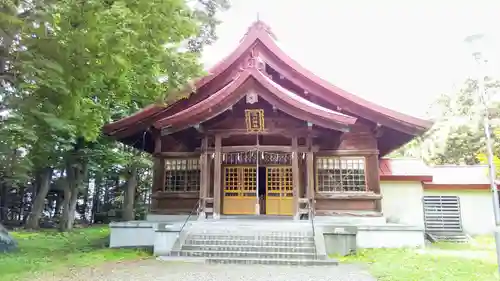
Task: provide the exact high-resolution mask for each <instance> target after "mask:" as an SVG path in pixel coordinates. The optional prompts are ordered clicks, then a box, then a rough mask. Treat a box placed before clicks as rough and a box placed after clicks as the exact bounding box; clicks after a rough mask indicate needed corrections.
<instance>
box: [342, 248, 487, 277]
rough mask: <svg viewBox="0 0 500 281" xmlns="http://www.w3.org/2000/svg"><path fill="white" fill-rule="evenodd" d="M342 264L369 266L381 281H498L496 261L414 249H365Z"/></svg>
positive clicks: (344, 259) (343, 259)
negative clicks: (364, 264)
mask: <svg viewBox="0 0 500 281" xmlns="http://www.w3.org/2000/svg"><path fill="white" fill-rule="evenodd" d="M340 260H341V261H342V262H356V263H357V262H363V263H368V264H369V269H370V272H371V273H372V274H373V275H374V276H375V277H376V278H377V280H380V281H400V280H412V281H413V280H419V281H436V280H440V281H441V280H442V281H461V280H463V281H469V280H475V281H489V280H497V279H496V278H497V277H496V276H497V274H496V261H495V259H494V258H493V259H491V260H488V261H482V260H477V259H468V258H464V257H455V256H439V255H432V254H421V253H418V252H417V251H416V250H415V249H366V250H361V251H359V252H358V253H357V254H356V255H354V256H348V257H342V258H340Z"/></svg>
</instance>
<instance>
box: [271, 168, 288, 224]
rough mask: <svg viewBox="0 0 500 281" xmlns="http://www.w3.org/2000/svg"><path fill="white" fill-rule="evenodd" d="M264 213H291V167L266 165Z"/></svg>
mask: <svg viewBox="0 0 500 281" xmlns="http://www.w3.org/2000/svg"><path fill="white" fill-rule="evenodd" d="M266 214H267V215H286V216H291V215H293V184H292V167H290V166H269V167H266Z"/></svg>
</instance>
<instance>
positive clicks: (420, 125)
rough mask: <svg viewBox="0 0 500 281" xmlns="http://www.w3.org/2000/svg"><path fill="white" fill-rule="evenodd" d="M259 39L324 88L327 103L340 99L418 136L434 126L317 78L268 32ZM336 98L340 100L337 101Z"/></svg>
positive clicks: (272, 51) (302, 74)
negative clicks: (409, 128) (289, 54)
mask: <svg viewBox="0 0 500 281" xmlns="http://www.w3.org/2000/svg"><path fill="white" fill-rule="evenodd" d="M258 39H259V41H260V42H261V43H262V44H263V45H264V46H265V47H266V48H267V49H268V50H269V51H270V52H271V53H272V54H273V55H274V56H276V57H277V58H278V59H279V60H281V61H282V62H283V64H285V65H286V66H288V67H289V68H290V70H291V72H292V73H297V74H299V75H300V76H302V77H304V78H305V79H306V80H308V81H309V82H310V83H313V84H316V85H318V86H320V87H322V88H323V89H325V90H327V91H328V92H329V94H331V96H324V97H323V98H325V99H326V100H327V101H329V102H331V103H334V104H335V103H337V102H338V101H339V100H338V98H340V99H341V101H342V103H343V104H349V105H350V107H357V106H359V107H362V108H365V109H367V110H370V111H373V112H374V113H377V114H379V115H382V116H385V117H386V118H390V119H393V120H397V121H402V122H404V123H406V126H408V127H411V128H412V129H416V130H417V131H418V132H416V133H417V134H419V133H423V132H425V131H427V130H428V129H429V128H430V127H431V126H432V124H433V123H432V122H430V121H427V120H423V119H420V118H416V117H413V116H410V115H406V114H403V113H400V112H397V111H394V110H391V109H389V108H386V107H383V106H381V105H378V104H375V103H372V102H370V101H367V100H365V99H362V98H361V97H359V96H356V95H354V94H351V93H349V92H347V91H346V90H343V89H341V88H339V87H337V86H335V85H333V84H331V83H329V82H328V81H325V80H323V79H322V78H320V77H318V76H316V75H315V74H313V73H312V72H311V71H309V70H307V69H306V68H304V67H303V66H302V65H300V64H299V63H298V62H296V61H295V60H293V59H292V58H290V57H289V56H288V55H287V54H286V53H285V52H284V51H283V50H282V49H281V48H280V47H279V46H278V45H277V44H276V42H275V41H274V39H272V38H271V37H270V36H269V34H267V33H266V32H259V36H258ZM335 96H336V97H338V98H337V99H335Z"/></svg>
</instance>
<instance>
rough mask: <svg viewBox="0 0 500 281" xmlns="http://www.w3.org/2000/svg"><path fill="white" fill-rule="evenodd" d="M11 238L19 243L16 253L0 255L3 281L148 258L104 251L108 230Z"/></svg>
mask: <svg viewBox="0 0 500 281" xmlns="http://www.w3.org/2000/svg"><path fill="white" fill-rule="evenodd" d="M11 234H12V236H14V238H15V239H16V240H17V242H18V243H19V250H18V251H17V252H15V253H10V254H0V280H2V281H14V280H15V281H19V280H23V279H25V278H29V277H30V275H31V274H33V273H43V272H54V271H58V270H65V269H67V268H68V267H79V266H86V265H98V264H100V263H104V262H107V261H120V260H131V259H141V258H147V257H148V256H149V254H148V253H147V252H145V251H139V250H116V249H109V248H106V245H107V241H108V236H109V230H108V226H100V227H90V228H85V229H75V230H74V231H73V232H69V233H59V232H56V231H41V232H11Z"/></svg>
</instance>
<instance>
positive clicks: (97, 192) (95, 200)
mask: <svg viewBox="0 0 500 281" xmlns="http://www.w3.org/2000/svg"><path fill="white" fill-rule="evenodd" d="M101 187H102V174H101V173H100V172H97V173H96V175H95V182H94V194H93V195H92V211H91V220H92V223H94V222H95V215H96V214H97V213H99V211H100V203H101Z"/></svg>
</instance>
